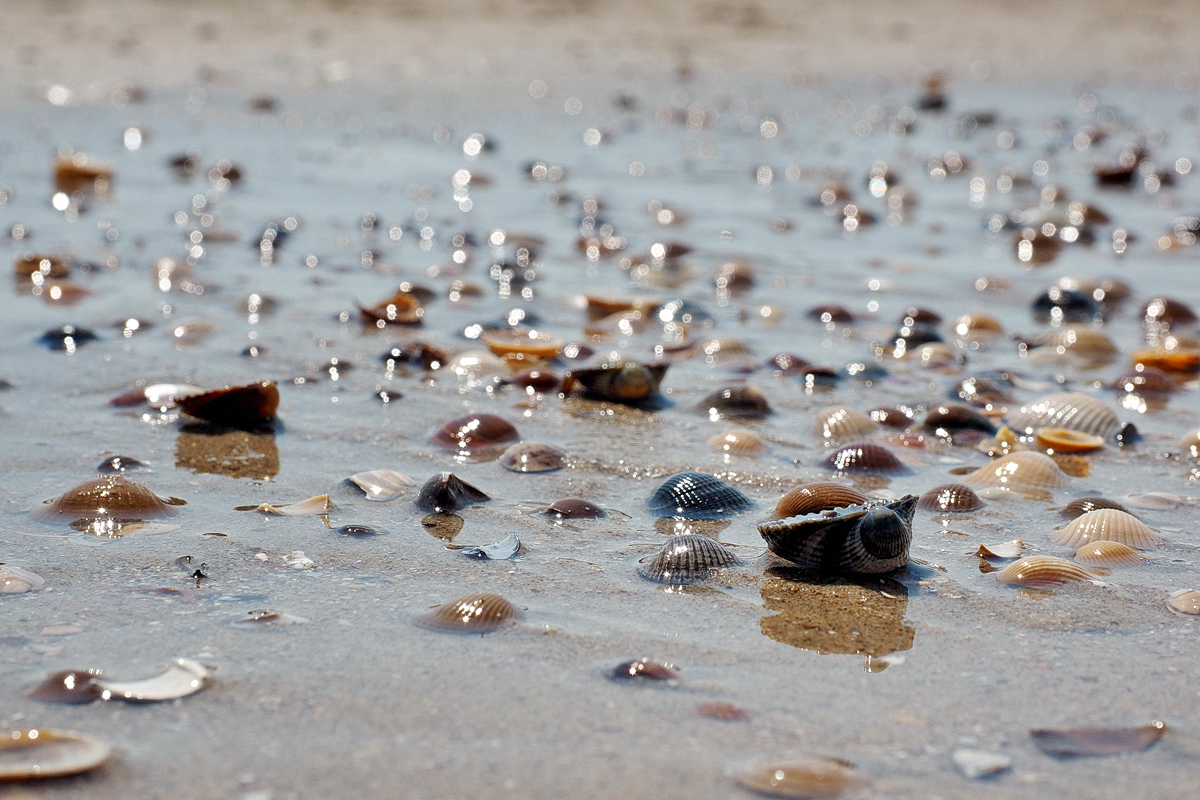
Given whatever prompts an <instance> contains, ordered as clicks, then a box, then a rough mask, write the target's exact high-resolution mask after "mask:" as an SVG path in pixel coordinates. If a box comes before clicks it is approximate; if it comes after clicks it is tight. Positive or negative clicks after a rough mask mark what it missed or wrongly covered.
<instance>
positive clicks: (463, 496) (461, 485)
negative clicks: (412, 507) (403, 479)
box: [414, 472, 492, 514]
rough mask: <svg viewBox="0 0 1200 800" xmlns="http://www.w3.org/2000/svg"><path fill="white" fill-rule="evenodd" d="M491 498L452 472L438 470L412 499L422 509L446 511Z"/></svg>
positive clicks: (456, 509) (438, 511)
mask: <svg viewBox="0 0 1200 800" xmlns="http://www.w3.org/2000/svg"><path fill="white" fill-rule="evenodd" d="M491 499H492V498H490V497H488V496H487V495H486V494H485V493H484V492H482V491H480V490H479V489H476V488H475V487H474V486H472V485H471V484H469V483H467V482H466V481H464V480H462V479H461V478H459V477H458V476H457V475H455V474H454V473H452V472H439V473H438V474H437V475H434V476H433V477H432V478H430V479H429V480H427V481H425V485H424V486H422V487H421V492H420V494H418V495H417V499H416V500H415V501H414V502H415V503H416V505H417V508H419V509H421V510H422V511H432V512H437V513H439V514H440V513H446V512H450V511H458V510H459V509H460V508H466V507H467V506H470V505H474V504H475V503H484V502H487V501H488V500H491Z"/></svg>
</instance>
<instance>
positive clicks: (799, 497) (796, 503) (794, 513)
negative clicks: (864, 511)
mask: <svg viewBox="0 0 1200 800" xmlns="http://www.w3.org/2000/svg"><path fill="white" fill-rule="evenodd" d="M867 500H868V498H867V496H866V495H865V494H863V493H862V492H860V491H858V490H857V489H854V488H852V487H850V486H843V485H842V484H840V483H833V482H832V481H814V482H812V483H802V484H800V485H799V486H797V487H796V488H795V489H792V490H791V491H790V492H788V493H787V494H785V495H784V496H783V497H781V498H780V499H779V504H778V505H776V506H775V514H774V517H775V519H787V518H788V517H802V516H804V515H806V514H813V513H816V512H818V511H830V510H832V509H835V508H849V507H850V506H860V505H862V504H863V503H866V502H867Z"/></svg>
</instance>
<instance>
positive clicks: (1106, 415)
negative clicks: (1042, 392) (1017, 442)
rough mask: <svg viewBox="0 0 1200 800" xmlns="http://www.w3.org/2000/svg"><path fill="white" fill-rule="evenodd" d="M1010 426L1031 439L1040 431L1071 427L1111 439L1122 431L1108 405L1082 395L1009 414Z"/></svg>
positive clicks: (1051, 398) (1068, 394) (1047, 400)
mask: <svg viewBox="0 0 1200 800" xmlns="http://www.w3.org/2000/svg"><path fill="white" fill-rule="evenodd" d="M1006 422H1007V423H1008V427H1010V428H1012V429H1013V430H1014V431H1016V432H1017V433H1019V434H1022V435H1024V436H1029V435H1031V434H1033V432H1034V431H1036V430H1037V429H1038V428H1067V429H1069V430H1073V431H1080V432H1082V433H1090V434H1092V435H1093V436H1101V437H1104V438H1105V439H1107V438H1108V437H1110V436H1112V435H1113V434H1115V433H1116V432H1117V431H1118V430H1120V429H1121V423H1120V421H1119V420H1118V419H1117V415H1116V414H1115V413H1114V412H1113V410H1112V409H1111V408H1109V407H1108V405H1107V404H1106V403H1104V402H1102V401H1100V400H1097V399H1096V398H1094V397H1091V396H1089V395H1086V394H1081V393H1079V392H1065V393H1062V394H1052V395H1048V396H1046V397H1043V398H1041V399H1039V400H1035V401H1034V402H1032V403H1030V404H1029V405H1027V406H1022V407H1021V408H1020V410H1018V411H1015V412H1013V413H1011V414H1009V415H1008V418H1007V420H1006Z"/></svg>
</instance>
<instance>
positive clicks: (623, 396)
mask: <svg viewBox="0 0 1200 800" xmlns="http://www.w3.org/2000/svg"><path fill="white" fill-rule="evenodd" d="M667 366H668V365H667V364H639V363H636V362H627V363H624V364H614V365H608V364H605V365H602V366H599V367H594V368H591V369H577V370H572V371H571V372H568V373H567V377H566V379H565V380H564V381H563V391H564V393H565V392H568V391H570V390H571V388H572V387H573V385H574V383H575V382H578V383H579V385H580V386H582V387H583V389H584V394H586V395H587V396H588V397H591V398H594V399H597V400H613V401H615V402H618V403H636V402H639V401H642V400H649V399H650V398H652V397H654V396H655V395H657V394H658V387H659V385H660V384H662V379H663V376H664V375H666V374H667Z"/></svg>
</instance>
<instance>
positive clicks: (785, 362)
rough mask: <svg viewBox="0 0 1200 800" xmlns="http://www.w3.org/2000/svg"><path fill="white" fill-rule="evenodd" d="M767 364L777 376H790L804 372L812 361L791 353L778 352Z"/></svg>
mask: <svg viewBox="0 0 1200 800" xmlns="http://www.w3.org/2000/svg"><path fill="white" fill-rule="evenodd" d="M766 366H767V368H768V369H770V370H771V371H772V372H773V373H774V374H775V376H776V377H790V376H792V375H800V374H802V373H803V372H804V370H805V369H807V368H808V367H811V366H812V363H811V362H809V361H806V360H805V359H803V358H800V356H794V355H792V354H790V353H778V354H776V355H773V356H771V357H770V358H768V359H767V364H766Z"/></svg>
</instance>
